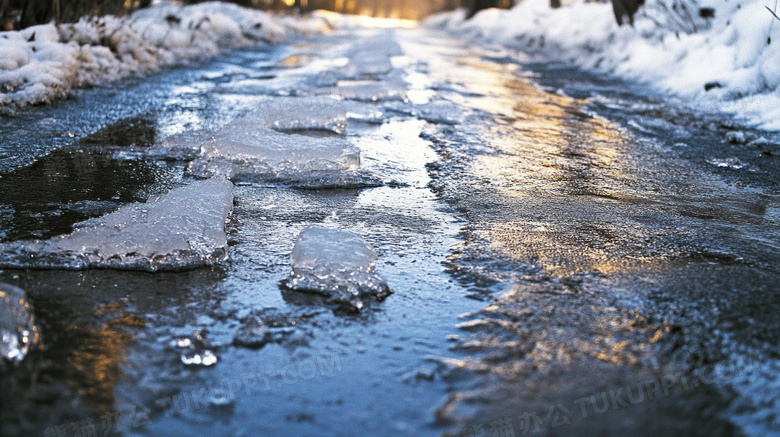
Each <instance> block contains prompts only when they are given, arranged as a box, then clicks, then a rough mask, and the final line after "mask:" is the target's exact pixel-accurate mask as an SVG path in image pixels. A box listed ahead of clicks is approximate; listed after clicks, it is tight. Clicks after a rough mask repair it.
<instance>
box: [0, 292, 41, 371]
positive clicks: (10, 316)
mask: <svg viewBox="0 0 780 437" xmlns="http://www.w3.org/2000/svg"><path fill="white" fill-rule="evenodd" d="M39 340H40V333H39V331H38V326H36V324H35V319H34V316H33V311H32V307H31V305H30V304H29V302H27V297H26V296H25V293H24V290H22V289H21V288H18V287H14V286H13V285H9V284H5V283H2V282H0V370H2V369H3V368H4V366H5V362H11V363H18V362H20V361H22V360H23V359H24V357H26V356H27V354H28V353H29V352H30V351H31V350H32V349H35V347H36V346H37V345H38V341H39Z"/></svg>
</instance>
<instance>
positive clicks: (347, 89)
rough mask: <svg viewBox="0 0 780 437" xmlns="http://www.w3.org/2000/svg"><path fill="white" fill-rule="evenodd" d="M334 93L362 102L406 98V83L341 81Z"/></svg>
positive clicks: (403, 99) (402, 99)
mask: <svg viewBox="0 0 780 437" xmlns="http://www.w3.org/2000/svg"><path fill="white" fill-rule="evenodd" d="M332 92H333V94H335V95H338V96H339V97H341V98H342V99H347V100H357V101H360V102H383V101H393V100H401V101H405V100H406V85H404V84H402V83H400V82H398V81H381V82H340V83H339V85H338V87H337V88H336V89H334V90H333V91H332Z"/></svg>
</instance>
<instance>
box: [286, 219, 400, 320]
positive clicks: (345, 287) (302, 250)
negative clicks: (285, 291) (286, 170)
mask: <svg viewBox="0 0 780 437" xmlns="http://www.w3.org/2000/svg"><path fill="white" fill-rule="evenodd" d="M290 262H291V264H292V269H293V270H292V273H290V277H289V278H287V279H286V280H285V281H284V285H285V286H286V287H288V288H290V289H292V290H298V291H307V292H312V293H317V294H322V295H325V296H327V297H328V298H329V299H330V300H332V301H334V302H337V303H341V304H345V305H347V306H348V307H351V308H352V309H355V310H360V309H362V308H363V306H364V305H365V302H364V299H366V298H368V297H370V296H373V297H375V298H376V299H377V300H382V299H384V298H385V297H387V296H389V295H390V294H391V293H392V292H393V291H392V290H391V289H390V287H389V286H388V285H387V282H385V280H384V279H382V278H381V277H380V276H379V275H377V274H376V271H375V270H376V268H375V265H374V263H375V262H376V253H375V252H374V250H373V249H371V248H370V247H368V245H367V244H366V243H365V242H364V241H363V239H362V238H361V237H360V236H359V235H357V234H355V233H352V232H348V231H339V230H335V229H327V228H323V227H321V226H310V227H308V228H306V229H304V230H303V232H301V234H300V235H299V236H298V239H297V240H296V242H295V246H294V247H293V250H292V254H291V255H290Z"/></svg>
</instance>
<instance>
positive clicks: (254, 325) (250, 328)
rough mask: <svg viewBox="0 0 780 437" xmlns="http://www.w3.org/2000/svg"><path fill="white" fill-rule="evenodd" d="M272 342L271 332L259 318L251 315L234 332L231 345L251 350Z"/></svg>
mask: <svg viewBox="0 0 780 437" xmlns="http://www.w3.org/2000/svg"><path fill="white" fill-rule="evenodd" d="M271 340H272V336H271V331H269V329H268V326H266V324H265V323H264V322H263V319H261V318H260V317H259V316H257V315H255V314H252V315H250V316H249V317H248V318H247V319H246V320H244V321H243V324H242V325H241V327H240V328H239V329H238V332H236V336H235V337H234V338H233V343H234V344H235V345H237V346H244V347H248V348H251V349H259V348H261V347H263V346H265V344H266V343H268V342H269V341H271Z"/></svg>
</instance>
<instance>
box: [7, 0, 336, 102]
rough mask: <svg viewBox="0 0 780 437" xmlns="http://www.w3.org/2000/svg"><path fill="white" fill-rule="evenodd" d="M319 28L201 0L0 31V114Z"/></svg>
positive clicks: (317, 22) (316, 21) (311, 21)
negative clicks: (119, 15) (114, 14)
mask: <svg viewBox="0 0 780 437" xmlns="http://www.w3.org/2000/svg"><path fill="white" fill-rule="evenodd" d="M327 28H328V26H327V24H326V22H325V20H323V19H321V18H316V17H313V18H292V17H280V16H274V15H271V14H268V13H266V12H262V11H258V10H254V9H246V8H241V7H239V6H236V5H233V4H229V3H221V2H208V3H200V4H196V5H191V6H173V5H159V6H155V7H151V8H148V9H142V10H139V11H137V12H135V13H133V14H131V15H129V16H127V17H123V18H118V17H114V16H111V15H108V16H104V17H85V18H82V19H81V20H80V21H79V22H77V23H68V24H60V25H55V24H53V23H50V24H46V25H41V26H33V27H30V28H27V29H23V30H21V31H12V32H0V111H2V112H12V111H13V110H16V109H19V108H23V107H25V106H29V105H33V104H41V103H50V102H51V101H53V100H55V99H58V98H62V97H65V96H67V95H69V94H70V92H71V90H72V89H73V88H77V87H83V86H92V85H99V84H104V83H108V82H112V81H116V80H119V79H122V78H124V77H127V76H130V75H137V74H147V73H151V72H155V71H157V70H159V69H160V68H162V67H165V66H170V65H175V64H180V63H182V62H185V61H188V60H192V59H198V58H202V57H206V56H213V55H216V54H218V53H220V52H224V51H226V50H231V49H236V48H239V47H247V46H250V45H254V44H258V43H261V42H266V43H271V42H276V41H278V40H280V39H282V38H285V37H288V36H291V35H294V34H308V33H313V32H324V31H326V30H327Z"/></svg>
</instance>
